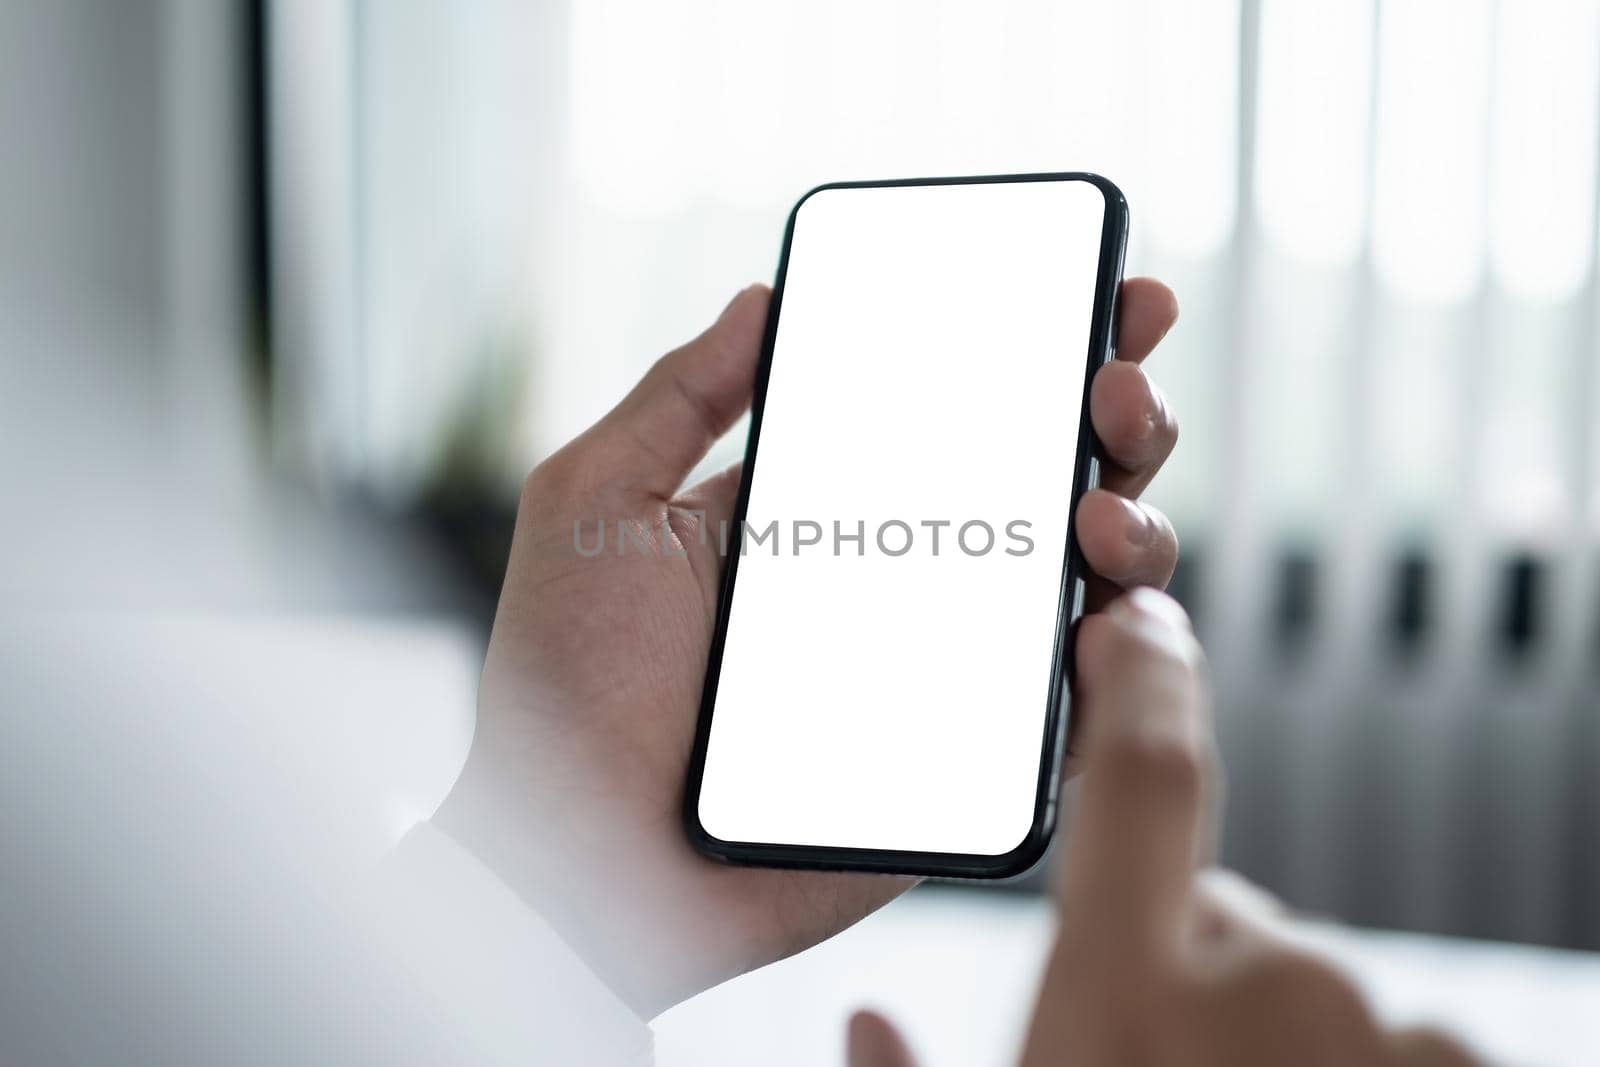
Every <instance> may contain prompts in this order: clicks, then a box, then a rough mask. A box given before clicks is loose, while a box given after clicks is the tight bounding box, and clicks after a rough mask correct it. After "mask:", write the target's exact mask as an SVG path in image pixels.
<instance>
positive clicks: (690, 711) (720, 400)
mask: <svg viewBox="0 0 1600 1067" xmlns="http://www.w3.org/2000/svg"><path fill="white" fill-rule="evenodd" d="M768 298H769V294H768V291H767V290H766V288H765V287H762V286H757V287H752V288H751V289H748V290H746V291H744V292H743V293H741V294H740V295H739V296H737V297H736V298H735V299H734V301H733V302H732V303H731V304H730V305H729V306H728V307H727V309H726V310H725V311H724V312H723V313H722V315H721V316H720V318H718V320H717V322H716V323H715V324H714V325H712V326H711V327H710V328H709V329H708V330H707V331H706V332H705V333H704V334H702V335H701V336H700V337H698V338H696V339H694V340H692V341H690V342H689V343H687V344H685V345H684V346H683V347H681V348H679V349H677V350H675V351H673V352H671V353H669V354H668V355H666V356H664V357H663V358H662V359H661V360H660V361H659V362H658V363H657V364H656V365H655V366H654V367H653V368H652V369H651V371H650V372H649V373H648V374H647V375H646V376H645V378H644V379H643V380H642V381H641V382H640V383H639V384H638V386H637V387H636V388H635V389H634V391H633V392H632V393H630V394H629V395H628V396H627V397H626V398H625V399H623V400H622V401H621V402H620V403H619V404H618V405H617V407H616V408H615V409H614V410H613V411H612V412H611V413H609V414H608V415H606V416H605V417H604V418H603V419H601V420H600V421H599V422H598V423H596V424H595V425H594V426H593V427H591V428H590V429H589V430H588V431H586V432H585V433H584V434H583V435H581V436H580V437H578V438H577V439H575V440H574V441H572V442H571V443H570V444H568V445H567V446H566V447H565V448H563V449H562V450H561V451H560V452H558V453H556V454H555V455H553V456H551V457H550V458H549V459H547V460H546V461H545V462H543V463H541V464H540V465H539V467H538V468H537V469H535V470H534V471H533V472H532V473H531V474H530V475H529V477H528V479H527V482H526V485H525V487H524V490H523V494H522V499H521V502H520V504H519V507H518V512H517V526H516V535H515V539H514V541H513V544H512V548H511V554H510V559H509V561H508V565H507V570H506V578H505V584H504V586H503V587H502V590H501V595H500V604H499V608H498V611H497V614H496V617H495V625H494V630H493V633H492V635H491V637H490V642H489V654H488V659H487V662H486V663H485V666H484V674H483V682H482V686H481V689H480V695H479V701H478V722H477V729H476V732H475V734H474V737H473V743H472V749H471V753H470V755H469V757H468V759H467V763H466V766H465V768H464V769H463V771H462V774H461V777H460V778H459V780H458V781H457V783H456V786H455V788H454V789H453V790H452V792H451V794H450V796H449V798H448V799H447V800H446V801H445V804H444V806H443V807H442V808H441V809H440V811H439V813H438V814H437V815H436V816H435V820H434V821H435V822H436V823H437V824H438V825H440V826H441V827H442V828H443V829H445V830H446V831H447V832H449V833H450V834H452V836H454V837H456V838H457V839H458V840H460V841H461V842H462V843H463V844H465V845H466V846H467V847H468V848H470V849H471V850H472V851H473V852H474V853H476V855H477V856H478V857H479V858H480V859H482V860H483V862H484V863H486V864H487V865H488V866H489V867H490V868H491V869H492V870H493V871H494V872H495V873H496V874H497V875H498V876H499V877H500V878H501V879H502V880H503V881H505V882H506V884H507V885H508V886H510V887H511V888H512V889H513V890H514V891H516V892H517V893H518V894H520V895H521V896H522V897H523V898H524V899H525V900H526V901H527V902H528V903H529V905H530V906H531V907H533V908H534V909H535V910H537V911H538V912H539V913H540V914H541V915H542V916H543V917H544V919H545V920H546V921H547V922H550V923H551V924H553V925H554V926H555V927H556V928H557V929H558V930H559V931H560V932H561V934H562V936H563V937H564V938H566V940H567V941H568V942H569V943H570V944H572V945H573V946H574V947H575V948H576V949H577V951H579V952H580V953H581V954H583V956H584V958H585V959H586V960H588V962H589V963H590V965H591V966H592V967H593V968H594V969H595V970H596V972H597V973H598V974H599V975H600V976H601V977H602V978H603V979H605V980H606V981H607V982H609V983H610V984H611V986H612V987H613V988H614V989H616V990H617V992H618V993H619V994H620V995H621V996H623V997H624V998H625V999H626V1000H627V1001H628V1002H629V1003H630V1004H631V1005H632V1006H633V1007H634V1008H635V1010H637V1011H638V1012H639V1013H640V1014H641V1015H643V1016H646V1017H648V1016H650V1015H654V1014H655V1013H656V1012H658V1011H661V1010H662V1009H664V1008H665V1007H668V1006H670V1005H671V1004H673V1003H676V1002H677V1001H679V1000H681V999H683V998H685V997H688V996H691V995H693V994H694V993H697V992H699V991H701V990H703V989H706V988H708V987H710V986H712V985H714V984H716V983H717V982H720V981H722V980H724V979H726V978H729V977H731V976H733V975H735V974H738V973H740V972H742V971H745V970H748V969H750V968H752V967H756V966H760V965H761V964H763V963H767V962H770V961H772V960H775V959H778V958H780V957H782V956H785V955H788V954H790V953H792V952H796V951H799V950H801V949H803V948H806V947H808V946H809V945H812V944H814V943H816V942H818V941H821V940H823V939H825V938H827V937H829V936H831V935H832V934H834V933H836V932H837V931H838V930H840V929H842V928H843V927H845V926H848V925H850V924H851V923H853V922H855V921H856V920H857V919H859V918H861V917H862V916H863V915H865V914H867V913H868V912H870V911H872V910H873V909H874V908H876V907H878V906H880V905H882V904H883V903H885V902H886V901H888V900H890V899H892V898H893V897H894V896H896V895H897V894H898V893H900V892H902V891H903V890H904V889H905V888H907V887H908V886H909V885H911V884H912V881H911V880H910V879H907V878H889V877H880V876H873V875H859V874H841V873H835V872H822V871H815V872H814V871H775V870H766V869H762V868H755V867H732V866H728V865H725V864H721V863H718V862H715V861H712V860H709V859H707V858H705V857H703V856H700V855H698V854H696V853H695V851H694V850H693V849H692V848H691V847H690V844H689V842H688V840H687V838H686V837H685V835H684V832H683V829H682V823H681V820H680V817H679V815H680V812H681V810H682V804H683V788H684V776H685V768H686V766H687V764H688V761H689V754H690V749H691V745H692V741H693V737H694V731H695V723H696V714H697V709H698V707H699V704H700V697H701V689H702V685H703V682H704V679H705V664H706V656H707V650H708V648H709V645H710V639H711V633H712V628H713V620H714V617H715V611H716V605H717V597H718V588H719V585H720V577H721V576H720V564H721V556H720V554H719V552H718V551H717V547H716V544H715V541H709V542H708V543H705V544H702V543H701V541H700V538H699V537H698V535H697V530H698V528H699V524H701V523H704V524H705V525H706V527H707V528H710V529H714V528H715V527H716V525H717V523H718V522H719V521H720V520H723V519H726V518H728V517H730V516H731V514H732V511H733V507H734V503H735V499H736V496H737V490H738V486H739V480H740V474H739V469H738V468H737V467H735V468H733V469H732V470H730V471H727V472H724V473H723V474H720V475H716V476H713V477H712V478H710V479H709V480H707V481H705V482H701V483H699V484H697V485H694V486H688V487H685V486H684V485H683V484H682V483H683V480H684V479H685V478H686V477H687V475H688V472H689V471H690V470H691V469H692V468H693V467H694V466H695V464H696V463H698V462H699V461H700V459H701V458H702V457H703V456H704V454H705V452H706V450H707V449H708V448H709V447H710V445H711V443H712V441H713V440H714V439H715V438H716V437H717V436H718V435H719V434H721V433H723V432H725V431H726V430H727V429H728V427H729V426H731V425H732V424H733V423H734V421H735V420H736V419H737V418H738V417H739V416H740V415H741V414H742V413H743V411H744V409H745V407H746V405H748V404H749V402H750V397H751V392H752V388H753V381H754V377H755V372H756V367H757V363H758V362H759V359H760V354H761V350H762V342H763V337H764V332H765V329H766V324H767V311H768ZM626 310H627V309H626V307H624V306H620V305H619V307H618V313H619V314H623V313H626ZM1175 317H1176V306H1175V304H1174V301H1173V297H1172V294H1171V293H1170V292H1169V291H1168V290H1167V289H1166V287H1165V286H1163V285H1161V284H1160V283H1159V282H1155V281H1151V280H1149V279H1133V280H1130V281H1128V282H1126V283H1124V285H1123V288H1122V301H1121V309H1120V318H1121V322H1120V326H1119V333H1118V343H1117V359H1116V360H1115V361H1114V362H1113V363H1111V364H1108V365H1106V366H1105V367H1103V368H1101V370H1100V371H1099V372H1098V373H1097V375H1096V377H1095V380H1094V382H1093V385H1092V388H1091V393H1090V414H1091V418H1092V422H1093V426H1094V429H1095V433H1096V435H1097V436H1098V438H1099V439H1100V441H1101V443H1102V446H1103V449H1104V458H1103V460H1102V468H1101V469H1102V485H1103V486H1104V488H1103V489H1102V490H1097V491H1091V492H1090V493H1088V494H1086V495H1085V497H1084V498H1083V500H1082V501H1081V502H1080V504H1079V507H1078V513H1077V537H1078V541H1079V543H1080V544H1081V546H1082V549H1083V555H1084V560H1085V562H1086V563H1087V564H1088V566H1089V568H1090V569H1091V571H1092V572H1095V573H1098V574H1103V575H1106V576H1107V578H1108V579H1110V580H1108V581H1106V582H1104V590H1105V591H1109V589H1110V588H1111V587H1112V586H1113V585H1118V584H1127V585H1135V584H1155V585H1160V584H1163V583H1164V582H1165V580H1166V578H1167V576H1168V575H1169V574H1170V573H1171V570H1172V565H1173V561H1174V559H1175V555H1176V542H1175V541H1173V540H1172V538H1171V531H1170V529H1169V528H1168V527H1166V525H1165V523H1164V522H1163V521H1162V520H1160V519H1159V517H1158V516H1157V514H1156V513H1155V512H1154V511H1152V510H1149V509H1147V508H1146V507H1145V506H1144V505H1142V504H1140V503H1138V502H1137V501H1136V500H1135V499H1134V498H1136V497H1137V495H1138V493H1139V491H1140V490H1141V489H1142V488H1143V486H1144V485H1145V484H1146V483H1147V482H1148V481H1149V479H1150V478H1151V477H1152V476H1153V475H1154V474H1155V472H1156V470H1157V469H1158V468H1159V467H1160V465H1161V463H1162V461H1163V460H1164V459H1165V457H1166V454H1167V452H1168V451H1169V450H1170V448H1171V447H1172V444H1173V441H1174V438H1175V434H1176V427H1175V425H1174V423H1173V421H1172V418H1171V416H1170V414H1169V412H1168V409H1167V406H1166V404H1165V402H1164V401H1163V400H1162V399H1161V397H1160V393H1159V391H1158V390H1157V389H1156V388H1155V386H1154V385H1153V383H1151V382H1150V381H1149V379H1148V378H1147V377H1146V376H1145V374H1144V373H1143V370H1142V368H1141V367H1140V366H1139V364H1140V363H1141V361H1143V359H1144V358H1145V357H1146V356H1147V355H1149V353H1150V352H1151V350H1152V349H1153V348H1154V347H1155V345H1156V343H1157V342H1158V341H1159V340H1160V339H1161V337H1162V335H1163V334H1164V333H1165V332H1166V331H1167V329H1168V328H1169V327H1170V326H1171V325H1172V322H1173V320H1174V319H1175ZM840 387H841V388H849V383H848V382H843V383H841V385H840ZM818 432H819V433H827V432H828V427H827V426H826V425H821V426H819V428H818ZM599 518H604V519H606V520H607V521H608V522H609V523H612V524H615V523H616V522H619V521H620V522H623V523H625V524H628V525H629V526H630V527H631V528H633V529H636V530H641V531H647V532H648V531H657V532H658V531H659V530H660V529H661V524H662V523H663V521H666V522H667V524H668V525H669V527H670V528H671V529H672V530H673V531H675V533H674V538H675V541H674V543H673V544H672V545H671V546H670V551H663V552H660V553H658V554H647V555H640V554H638V553H635V552H632V551H630V552H628V553H627V554H626V555H618V554H617V553H616V552H615V551H614V546H613V550H612V551H608V552H607V553H605V554H604V555H601V556H592V557H591V556H586V555H583V554H580V553H579V552H577V551H576V550H575V549H574V546H573V533H574V526H575V524H577V525H579V526H580V527H581V528H582V530H583V531H584V532H585V534H586V536H588V537H592V532H593V529H594V524H595V522H596V520H597V519H599ZM613 528H614V525H613ZM1146 529H1149V530H1153V531H1154V535H1153V536H1151V537H1144V536H1143V535H1141V536H1140V538H1139V539H1138V540H1137V542H1136V541H1135V540H1134V539H1131V538H1130V537H1129V536H1128V531H1130V530H1146ZM680 534H681V535H683V536H681V537H680V536H679V535H680ZM652 536H656V537H658V533H657V534H652ZM589 543H591V542H588V541H586V542H585V547H586V548H587V546H588V544H589ZM659 547H662V548H664V549H665V548H668V547H669V546H666V545H660V546H659ZM1096 581H1097V580H1096V579H1094V578H1091V581H1090V586H1091V589H1090V598H1089V599H1090V606H1091V609H1092V607H1093V603H1094V601H1095V590H1094V586H1095V584H1096Z"/></svg>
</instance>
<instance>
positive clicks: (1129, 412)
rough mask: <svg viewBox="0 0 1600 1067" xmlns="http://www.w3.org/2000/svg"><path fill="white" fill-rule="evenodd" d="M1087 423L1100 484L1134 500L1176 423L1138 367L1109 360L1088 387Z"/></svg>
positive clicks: (1173, 438) (1170, 443)
mask: <svg viewBox="0 0 1600 1067" xmlns="http://www.w3.org/2000/svg"><path fill="white" fill-rule="evenodd" d="M1089 420H1090V422H1091V423H1093V425H1094V432H1095V436H1096V437H1098V438H1099V439H1100V447H1101V450H1102V453H1103V459H1104V462H1103V463H1102V465H1101V471H1100V484H1101V485H1102V486H1104V487H1105V488H1107V489H1110V490H1111V491H1113V492H1116V493H1121V494H1122V495H1123V496H1138V495H1139V494H1140V493H1141V492H1143V491H1144V489H1145V487H1146V486H1148V485H1149V484H1150V481H1151V479H1153V478H1154V477H1155V476H1156V474H1157V472H1159V471H1160V470H1161V465H1162V464H1163V463H1165V462H1166V461H1167V457H1168V456H1170V455H1172V449H1173V447H1174V446H1175V445H1177V443H1178V420H1177V419H1176V418H1175V417H1174V416H1173V414H1172V409H1171V408H1170V407H1169V406H1168V405H1167V400H1166V397H1165V396H1163V395H1162V393H1161V390H1160V389H1157V388H1156V386H1155V384H1154V383H1153V382H1151V381H1150V378H1149V376H1148V375H1146V374H1145V372H1144V369H1143V368H1142V367H1139V366H1136V365H1135V364H1132V363H1124V362H1122V361H1121V360H1114V361H1112V362H1110V363H1107V364H1106V365H1105V366H1103V367H1101V368H1100V369H1099V370H1098V371H1096V372H1095V376H1094V381H1093V382H1092V383H1091V384H1090V386H1089Z"/></svg>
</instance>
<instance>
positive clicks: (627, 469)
mask: <svg viewBox="0 0 1600 1067" xmlns="http://www.w3.org/2000/svg"><path fill="white" fill-rule="evenodd" d="M770 296H771V291H770V290H769V289H768V288H767V287H766V286H764V285H752V286H750V287H749V288H748V289H745V290H743V291H742V292H740V293H739V294H738V295H737V296H735V297H734V298H733V300H732V301H731V302H730V303H729V304H728V306H727V307H726V308H724V309H723V312H722V314H721V315H720V316H718V318H717V321H716V322H715V323H713V324H712V325H711V327H710V328H709V329H707V330H706V332H705V333H703V334H701V335H700V336H699V337H696V338H695V339H694V340H693V341H690V342H689V343H688V344H686V345H684V346H683V347H682V348H678V349H674V350H673V351H671V352H669V353H667V354H666V355H665V356H662V357H661V358H660V359H659V360H657V361H656V363H655V365H654V366H653V367H651V368H650V370H649V371H648V372H647V373H646V374H645V376H644V378H643V379H641V380H640V382H639V384H638V385H636V386H634V388H633V391H632V392H630V393H629V394H628V395H627V396H626V397H624V398H623V400H622V402H621V403H619V404H618V405H617V406H616V407H615V408H613V409H611V411H610V412H609V413H608V414H607V415H606V416H605V417H604V418H603V419H601V420H600V422H598V423H597V424H595V426H594V427H593V428H592V429H591V430H589V432H588V433H586V434H584V436H583V438H582V439H581V440H583V441H584V442H585V444H584V448H585V451H586V453H587V454H588V455H589V458H590V460H591V462H592V463H593V464H594V465H595V467H596V473H597V474H598V475H599V477H600V478H602V479H605V480H607V481H611V482H614V483H616V484H618V485H620V486H622V487H625V488H630V489H640V490H644V491H646V492H649V493H652V494H654V495H656V496H658V497H662V498H666V497H670V496H672V495H673V494H674V493H676V492H677V491H678V487H679V486H681V485H682V484H683V479H684V478H685V477H687V476H688V473H689V471H690V470H692V469H693V468H694V465H695V464H696V463H699V462H700V460H701V459H703V458H704V457H705V454H706V452H707V451H709V450H710V448H711V446H712V444H714V443H715V442H716V440H717V438H719V437H721V436H722V435H723V434H724V433H725V432H727V430H728V427H730V426H732V425H733V424H734V422H735V421H736V420H737V419H738V418H739V416H740V415H742V414H744V410H745V408H747V407H749V406H750V392H751V389H752V387H753V383H754V381H755V369H756V363H757V362H758V360H759V359H760V355H761V340H762V336H763V334H764V332H765V329H766V321H767V302H768V298H769V297H770Z"/></svg>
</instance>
